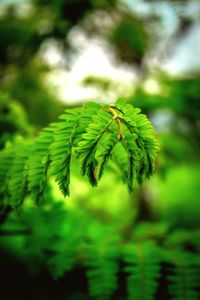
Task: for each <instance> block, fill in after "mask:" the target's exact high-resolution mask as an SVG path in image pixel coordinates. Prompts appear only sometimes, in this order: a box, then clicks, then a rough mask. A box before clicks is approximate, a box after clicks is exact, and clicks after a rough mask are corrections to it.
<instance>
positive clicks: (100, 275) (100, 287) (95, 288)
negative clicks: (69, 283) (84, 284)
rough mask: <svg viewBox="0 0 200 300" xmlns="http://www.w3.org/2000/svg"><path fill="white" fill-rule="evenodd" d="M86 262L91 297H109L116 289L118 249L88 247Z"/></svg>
mask: <svg viewBox="0 0 200 300" xmlns="http://www.w3.org/2000/svg"><path fill="white" fill-rule="evenodd" d="M87 253H88V260H87V262H86V267H87V270H86V276H87V278H88V286H89V294H90V296H91V297H92V298H93V299H97V300H107V299H111V296H112V294H113V293H114V292H115V290H116V289H117V285H118V284H117V273H118V269H119V267H118V261H117V255H118V251H117V248H116V247H107V248H105V249H101V248H100V247H90V249H89V250H88V252H87Z"/></svg>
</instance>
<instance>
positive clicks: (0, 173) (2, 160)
mask: <svg viewBox="0 0 200 300" xmlns="http://www.w3.org/2000/svg"><path fill="white" fill-rule="evenodd" d="M14 158H15V150H14V147H13V145H12V144H7V146H6V147H5V149H4V150H3V151H1V153H0V183H1V184H0V194H2V193H4V192H5V190H6V187H7V180H8V175H9V171H10V168H11V166H12V164H13V161H14Z"/></svg>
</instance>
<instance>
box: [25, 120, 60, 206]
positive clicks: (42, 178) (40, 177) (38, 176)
mask: <svg viewBox="0 0 200 300" xmlns="http://www.w3.org/2000/svg"><path fill="white" fill-rule="evenodd" d="M53 130H54V128H53V126H51V127H48V128H46V129H44V130H43V131H42V132H41V134H40V136H39V137H38V138H37V139H36V141H35V143H34V148H33V154H32V155H31V157H30V159H29V164H28V189H29V191H30V193H31V196H32V198H33V200H34V201H36V203H38V204H39V203H40V202H41V200H42V197H43V192H44V187H45V183H46V181H47V170H48V167H49V163H50V154H49V146H50V144H51V143H52V140H53Z"/></svg>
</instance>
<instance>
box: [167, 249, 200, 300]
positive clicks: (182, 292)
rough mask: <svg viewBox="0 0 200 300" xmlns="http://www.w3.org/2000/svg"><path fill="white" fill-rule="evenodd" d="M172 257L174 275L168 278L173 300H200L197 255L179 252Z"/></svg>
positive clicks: (172, 254) (175, 252)
mask: <svg viewBox="0 0 200 300" xmlns="http://www.w3.org/2000/svg"><path fill="white" fill-rule="evenodd" d="M171 256H172V260H171V263H172V264H173V274H171V275H169V276H168V280H169V294H170V296H171V300H198V299H199V296H200V295H199V292H198V290H199V287H200V285H199V265H198V264H197V260H196V255H195V254H191V253H189V252H185V251H183V250H178V251H173V253H171ZM198 262H199V261H198Z"/></svg>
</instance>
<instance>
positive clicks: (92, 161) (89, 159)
mask: <svg viewBox="0 0 200 300" xmlns="http://www.w3.org/2000/svg"><path fill="white" fill-rule="evenodd" d="M112 122H113V119H112V116H111V115H110V114H109V113H108V112H106V111H103V110H99V111H98V112H97V114H96V115H95V116H93V117H92V122H91V123H90V124H89V125H88V127H87V128H86V132H85V133H83V135H82V139H81V141H80V142H79V144H78V148H77V155H78V157H79V158H80V163H81V170H82V174H83V175H85V174H87V175H88V178H89V181H90V183H91V184H92V185H94V186H95V185H97V180H96V178H95V169H96V167H97V160H96V157H95V153H96V149H97V144H98V143H99V141H100V140H101V138H102V137H103V135H104V134H105V132H106V131H107V130H108V129H109V126H110V125H111V124H112Z"/></svg>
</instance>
